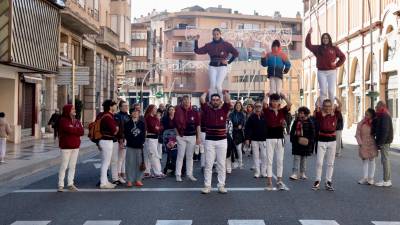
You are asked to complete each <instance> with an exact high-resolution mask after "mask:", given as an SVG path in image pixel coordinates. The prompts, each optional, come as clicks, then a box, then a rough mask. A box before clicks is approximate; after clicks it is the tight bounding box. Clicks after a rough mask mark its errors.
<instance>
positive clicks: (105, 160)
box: [99, 140, 114, 185]
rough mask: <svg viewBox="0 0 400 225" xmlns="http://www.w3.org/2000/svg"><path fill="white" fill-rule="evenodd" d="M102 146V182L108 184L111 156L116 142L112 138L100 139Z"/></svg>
mask: <svg viewBox="0 0 400 225" xmlns="http://www.w3.org/2000/svg"><path fill="white" fill-rule="evenodd" d="M99 146H100V148H101V169H100V184H101V185H106V184H108V183H109V181H108V178H107V170H108V168H109V167H110V163H111V158H112V155H113V151H114V143H113V141H112V140H100V142H99Z"/></svg>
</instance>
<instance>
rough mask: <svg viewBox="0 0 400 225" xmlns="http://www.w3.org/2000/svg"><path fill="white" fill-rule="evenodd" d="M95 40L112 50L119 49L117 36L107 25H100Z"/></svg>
mask: <svg viewBox="0 0 400 225" xmlns="http://www.w3.org/2000/svg"><path fill="white" fill-rule="evenodd" d="M96 41H97V42H98V43H99V44H101V45H104V46H105V47H106V48H108V49H109V50H112V51H113V52H118V51H119V36H118V34H116V33H115V32H114V31H112V30H111V29H110V28H108V27H104V26H103V27H101V29H100V34H99V35H98V36H97V38H96Z"/></svg>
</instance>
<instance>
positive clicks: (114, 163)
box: [110, 142, 120, 181]
mask: <svg viewBox="0 0 400 225" xmlns="http://www.w3.org/2000/svg"><path fill="white" fill-rule="evenodd" d="M110 166H111V178H112V181H117V180H118V179H119V176H118V171H119V168H120V167H119V144H118V142H113V150H112V154H111V165H110Z"/></svg>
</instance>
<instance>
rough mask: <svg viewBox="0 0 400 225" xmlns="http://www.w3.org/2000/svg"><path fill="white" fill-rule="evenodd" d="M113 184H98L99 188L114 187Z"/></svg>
mask: <svg viewBox="0 0 400 225" xmlns="http://www.w3.org/2000/svg"><path fill="white" fill-rule="evenodd" d="M114 188H115V185H114V184H112V183H107V184H102V185H100V189H114Z"/></svg>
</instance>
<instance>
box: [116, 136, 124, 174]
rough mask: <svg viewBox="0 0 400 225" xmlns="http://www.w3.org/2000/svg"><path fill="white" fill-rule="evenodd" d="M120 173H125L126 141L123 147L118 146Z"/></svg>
mask: <svg viewBox="0 0 400 225" xmlns="http://www.w3.org/2000/svg"><path fill="white" fill-rule="evenodd" d="M118 149H119V151H118V174H120V173H125V159H126V141H124V146H123V147H122V148H121V147H120V146H118Z"/></svg>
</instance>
